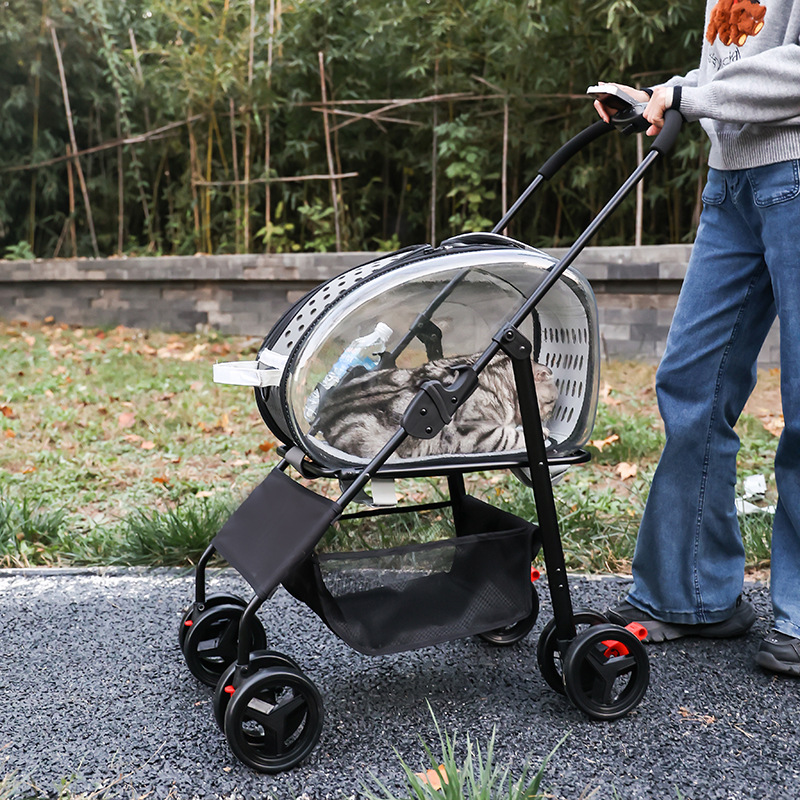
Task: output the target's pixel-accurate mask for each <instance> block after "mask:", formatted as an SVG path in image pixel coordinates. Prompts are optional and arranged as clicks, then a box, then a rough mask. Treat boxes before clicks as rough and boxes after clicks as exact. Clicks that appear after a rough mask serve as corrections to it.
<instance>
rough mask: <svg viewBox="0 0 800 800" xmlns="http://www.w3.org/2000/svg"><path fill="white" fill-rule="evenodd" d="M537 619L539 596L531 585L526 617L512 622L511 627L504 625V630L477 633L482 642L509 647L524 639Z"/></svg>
mask: <svg viewBox="0 0 800 800" xmlns="http://www.w3.org/2000/svg"><path fill="white" fill-rule="evenodd" d="M538 617H539V595H538V594H537V592H536V587H535V586H534V585H533V584H531V613H530V614H528V616H527V617H523V619H520V620H518V621H517V622H514V623H513V624H511V625H506V626H505V627H504V628H496V629H495V630H493V631H485V632H484V633H479V634H478V636H480V638H481V639H483V641H484V642H489V643H490V644H496V645H500V646H509V645H512V644H516V643H517V642H518V641H519V640H520V639H524V638H525V637H526V636H527V635H528V634H529V633H530V632H531V629H532V628H533V626H534V625H535V624H536V620H537V619H538Z"/></svg>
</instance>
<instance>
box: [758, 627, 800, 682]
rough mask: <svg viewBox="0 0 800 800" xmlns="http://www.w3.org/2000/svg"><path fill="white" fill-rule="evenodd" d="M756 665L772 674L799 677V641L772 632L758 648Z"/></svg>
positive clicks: (777, 632) (783, 634)
mask: <svg viewBox="0 0 800 800" xmlns="http://www.w3.org/2000/svg"><path fill="white" fill-rule="evenodd" d="M756 664H758V665H759V666H760V667H764V669H771V670H772V671H773V672H782V673H783V674H784V675H797V676H800V639H795V637H794V636H788V635H787V634H785V633H781V632H780V631H772V633H770V635H769V636H767V638H766V639H764V640H762V642H761V645H760V646H759V648H758V652H757V653H756Z"/></svg>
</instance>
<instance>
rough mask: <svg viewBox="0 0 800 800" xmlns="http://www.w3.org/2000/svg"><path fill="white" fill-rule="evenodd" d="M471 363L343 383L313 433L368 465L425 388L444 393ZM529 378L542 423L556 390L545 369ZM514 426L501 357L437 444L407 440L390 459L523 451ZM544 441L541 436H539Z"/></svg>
mask: <svg viewBox="0 0 800 800" xmlns="http://www.w3.org/2000/svg"><path fill="white" fill-rule="evenodd" d="M478 355H479V354H478V353H473V354H472V355H470V356H459V357H455V358H441V359H438V360H436V361H429V362H428V363H427V364H423V365H422V366H420V367H415V368H413V369H400V368H398V369H379V370H374V371H372V372H367V373H365V374H363V375H360V376H358V377H355V378H353V379H351V380H346V381H344V382H343V383H341V384H340V385H339V386H337V387H336V389H335V390H333V391H332V392H331V393H330V394H329V395H328V396H327V397H326V398H324V400H323V402H322V404H321V408H320V411H319V416H318V418H317V420H316V428H317V430H318V432H319V434H320V435H321V436H322V438H324V439H325V440H326V441H327V442H328V444H329V445H331V446H332V447H335V448H336V449H337V450H341V451H342V452H345V453H349V454H350V455H353V456H357V457H359V458H372V456H374V455H375V454H376V453H377V452H378V451H379V450H380V448H381V447H383V445H385V444H386V442H388V441H389V439H390V438H391V437H392V436H393V435H394V434H395V433H396V432H397V431H398V430H399V427H400V420H401V418H402V416H403V413H404V412H405V410H406V408H407V407H408V404H409V402H411V399H412V398H413V397H414V395H415V394H416V393H417V391H418V389H419V387H420V386H421V385H422V384H423V383H425V381H429V380H438V381H441V382H442V383H443V384H445V385H447V384H449V383H451V382H452V380H453V379H454V377H455V373H454V372H453V369H452V368H453V367H454V366H457V365H459V364H473V363H474V362H475V360H476V359H477V357H478ZM533 372H534V378H535V381H536V394H537V397H538V400H539V413H540V415H541V417H542V420H543V421H544V420H547V419H548V418H549V417H550V415H551V414H552V413H553V408H554V407H555V404H556V400H557V398H558V388H557V387H556V383H555V380H554V379H553V373H552V371H551V370H550V368H549V367H546V366H544V365H542V364H538V363H536V362H533ZM326 401H327V402H326ZM521 425H522V418H521V416H520V411H519V405H518V403H517V393H516V388H515V385H514V375H513V372H512V367H511V361H510V360H509V358H508V356H506V355H505V354H503V353H500V354H498V355H497V356H495V358H493V359H492V361H491V362H490V363H489V365H488V366H487V367H486V368H485V369H484V370H483V371H482V372H481V374H480V376H479V386H478V388H477V389H476V390H475V392H474V393H473V394H472V396H471V397H470V398H469V399H468V400H467V402H466V403H464V405H463V406H461V408H459V409H458V411H457V412H456V414H455V416H454V417H453V419H452V421H451V422H450V424H449V425H446V426H445V428H444V430H443V431H442V432H441V433H440V434H439V435H438V436H436V437H434V438H433V439H416V438H413V437H409V438H408V439H406V440H405V442H403V444H402V445H401V446H400V447H399V448H398V449H397V453H396V455H397V456H398V457H400V458H420V457H424V456H433V455H447V454H454V453H496V452H514V451H522V450H524V449H525V437H524V434H523V432H522V427H521ZM544 435H545V437H547V435H548V431H547V429H546V428H545V429H544Z"/></svg>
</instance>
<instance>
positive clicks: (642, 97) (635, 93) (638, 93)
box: [594, 81, 650, 122]
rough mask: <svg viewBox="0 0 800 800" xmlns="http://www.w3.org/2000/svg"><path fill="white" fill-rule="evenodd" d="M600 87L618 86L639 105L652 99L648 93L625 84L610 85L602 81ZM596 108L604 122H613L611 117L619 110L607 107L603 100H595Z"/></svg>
mask: <svg viewBox="0 0 800 800" xmlns="http://www.w3.org/2000/svg"><path fill="white" fill-rule="evenodd" d="M598 86H599V87H600V88H602V87H603V86H609V87H611V86H616V87H617V88H618V89H622V91H623V92H625V94H627V95H628V96H629V97H630V98H631V99H632V100H635V101H636V102H637V103H646V102H647V101H648V100H649V99H650V98H649V95H648V94H647V92H643V91H642V90H641V89H634V88H633V87H632V86H626V85H625V84H624V83H610V82H608V81H600V83H598ZM594 107H595V110H596V111H597V113H598V114H599V115H600V118H601V119H602V120H603V121H604V122H611V117H613V116H614V114H616V113H617V111H618V110H619V109H617V108H614V107H613V106H611V105H606V104H605V103H603V101H602V100H595V101H594Z"/></svg>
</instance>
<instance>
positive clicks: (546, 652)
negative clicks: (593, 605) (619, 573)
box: [536, 608, 608, 694]
mask: <svg viewBox="0 0 800 800" xmlns="http://www.w3.org/2000/svg"><path fill="white" fill-rule="evenodd" d="M572 616H573V619H574V620H575V627H576V629H577V630H578V633H580V632H581V630H583V629H586V628H587V627H589V626H592V625H603V624H605V623H607V622H608V620H607V619H606V618H605V617H604V616H603V615H602V614H601V613H600V612H599V611H591V610H590V609H587V608H579V609H576V610H575V611H574V612H573V614H572ZM536 661H537V663H538V664H539V671H540V672H541V673H542V677H543V678H544V679H545V682H546V683H547V685H548V686H549V687H550V688H551V689H553V690H554V691H556V692H558V693H559V694H566V690H565V689H564V675H563V669H562V662H563V657H562V654H561V652H560V651H559V649H558V639H557V638H556V621H555V620H554V619H551V620H550V622H548V623H547V625H545V626H544V629H543V630H542V632H541V633H540V634H539V644H538V645H537V647H536Z"/></svg>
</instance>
